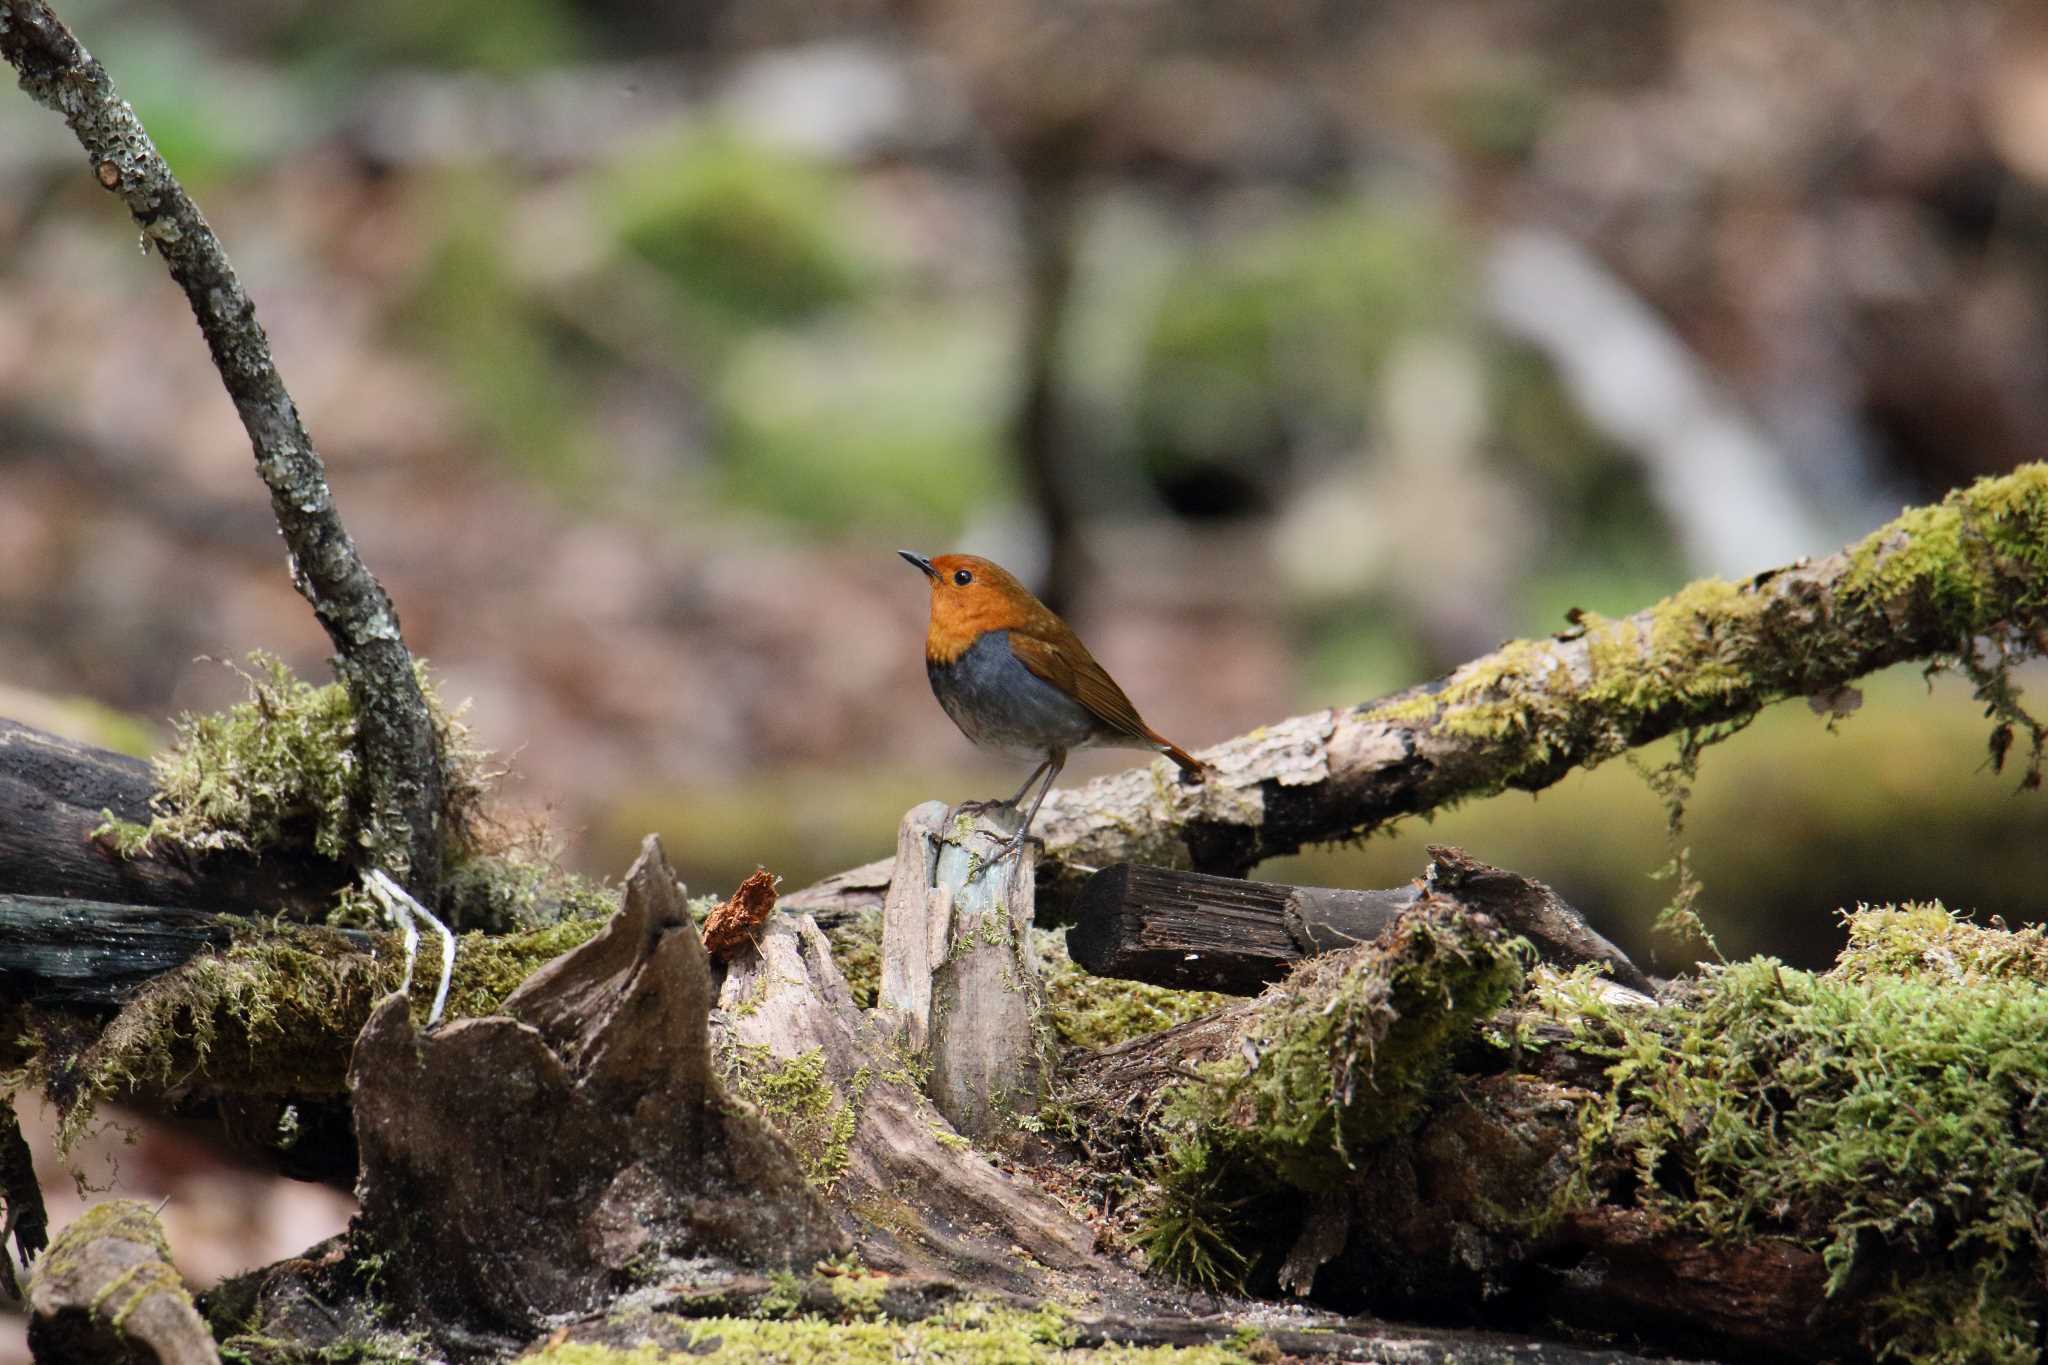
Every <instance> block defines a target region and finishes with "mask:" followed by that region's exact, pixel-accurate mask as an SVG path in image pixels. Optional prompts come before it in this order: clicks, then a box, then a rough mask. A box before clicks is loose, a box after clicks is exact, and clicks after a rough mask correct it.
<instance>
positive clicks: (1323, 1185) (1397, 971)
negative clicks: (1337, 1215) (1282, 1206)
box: [1168, 903, 1523, 1191]
mask: <svg viewBox="0 0 2048 1365" xmlns="http://www.w3.org/2000/svg"><path fill="white" fill-rule="evenodd" d="M1522 958H1523V953H1522V951H1521V949H1520V948H1519V946H1518V945H1517V944H1516V943H1514V942H1512V941H1510V940H1507V939H1506V938H1504V937H1503V936H1502V935H1501V934H1500V932H1499V931H1498V929H1496V928H1494V927H1493V926H1492V925H1491V924H1490V923H1488V922H1485V921H1481V920H1478V919H1476V918H1474V917H1469V916H1466V915H1464V914H1462V913H1461V912H1458V911H1455V910H1452V909H1448V908H1445V907H1443V906H1442V905H1440V904H1432V903H1425V904H1424V905H1422V906H1419V907H1417V908H1416V909H1413V910H1410V911H1408V912H1407V913H1406V914H1404V915H1403V916H1402V917H1401V919H1400V921H1399V922H1398V923H1397V924H1396V926H1395V928H1394V929H1393V930H1392V931H1390V933H1389V934H1388V935H1387V936H1386V937H1385V938H1384V939H1383V940H1382V941H1381V942H1379V943H1377V944H1373V945H1369V946H1367V947H1364V948H1360V949H1354V950H1352V951H1350V952H1345V953H1332V954H1326V955H1324V956H1322V957H1317V958H1311V959H1310V960H1309V961H1307V962H1306V963H1304V964H1303V965H1302V966H1300V967H1298V968H1297V969H1296V970H1295V971H1294V972H1293V973H1292V974H1291V975H1289V976H1288V978H1287V979H1286V980H1285V981H1283V982H1280V983H1278V984H1276V985H1275V986H1273V987H1272V988H1270V989H1269V990H1268V991H1267V992H1266V994H1265V995H1264V996H1263V997H1261V999H1260V1008H1259V1010H1258V1012H1257V1014H1256V1015H1255V1016H1254V1017H1253V1018H1252V1019H1251V1020H1249V1021H1248V1022H1247V1026H1246V1028H1245V1030H1244V1033H1243V1042H1242V1044H1241V1046H1240V1048H1239V1049H1238V1050H1237V1051H1238V1055H1235V1056H1228V1057H1225V1058H1224V1059H1223V1060H1221V1061H1218V1062H1213V1063H1211V1064H1209V1065H1208V1066H1207V1067H1205V1068H1203V1074H1204V1083H1202V1084H1199V1085H1196V1084H1188V1085H1183V1086H1180V1087H1177V1088H1176V1089H1175V1090H1174V1092H1173V1094H1172V1095H1171V1096H1170V1097H1169V1100H1168V1111H1169V1114H1171V1115H1173V1116H1174V1117H1175V1118H1176V1119H1177V1120H1178V1121H1180V1122H1181V1123H1183V1124H1186V1125H1188V1126H1189V1127H1190V1128H1191V1129H1192V1130H1193V1131H1196V1132H1199V1133H1202V1134H1205V1135H1206V1136H1207V1138H1208V1140H1209V1141H1210V1143H1212V1144H1213V1146H1214V1147H1215V1149H1216V1153H1217V1155H1218V1157H1219V1159H1220V1160H1222V1161H1224V1162H1228V1163H1232V1164H1235V1165H1238V1166H1240V1167H1242V1168H1244V1171H1245V1174H1246V1179H1247V1180H1249V1181H1263V1182H1266V1183H1272V1182H1274V1181H1276V1180H1277V1181H1279V1182H1281V1183H1284V1184H1286V1185H1288V1186H1291V1187H1293V1188H1295V1189H1298V1190H1306V1191H1318V1190H1326V1189H1329V1188H1330V1187H1332V1186H1333V1185H1335V1184H1336V1183H1338V1182H1340V1181H1342V1180H1343V1179H1344V1178H1345V1176H1346V1175H1348V1174H1349V1172H1350V1170H1351V1168H1352V1164H1353V1154H1354V1153H1356V1152H1359V1151H1361V1150H1363V1149H1364V1148H1366V1147H1368V1146H1370V1145H1372V1144H1374V1143H1377V1142H1379V1141H1382V1140H1384V1139H1386V1138H1389V1137H1392V1136H1395V1135H1396V1134H1398V1133H1401V1132H1404V1131H1406V1130H1407V1128H1408V1127H1410V1126H1411V1125H1412V1124H1413V1123H1414V1122H1415V1120H1416V1119H1417V1117H1418V1116H1419V1114H1420V1112H1421V1109H1422V1102H1423V1099H1424V1097H1425V1096H1426V1095H1427V1094H1428V1092H1429V1090H1430V1088H1431V1087H1432V1086H1433V1085H1434V1083H1435V1082H1436V1081H1437V1079H1438V1078H1439V1077H1440V1076H1441V1075H1442V1074H1443V1072H1444V1070H1445V1068H1446V1066H1447V1065H1448V1064H1449V1061H1450V1057H1451V1051H1452V1048H1453V1046H1454V1045H1455V1043H1456V1042H1457V1040H1458V1039H1460V1038H1461V1037H1464V1036H1466V1035H1469V1034H1470V1033H1471V1032H1472V1031H1473V1030H1474V1029H1475V1028H1476V1027H1477V1025H1478V1022H1479V1021H1480V1020H1481V1019H1483V1018H1485V1017H1486V1016H1487V1015H1488V1014H1491V1013H1492V1012H1493V1011H1494V1010H1495V1009H1497V1008H1499V1007H1500V1005H1502V1004H1503V1003H1505V1001H1506V1000H1507V998H1508V995H1509V994H1510V992H1512V991H1513V990H1514V989H1515V987H1516V986H1517V985H1519V984H1520V982H1521V979H1522Z"/></svg>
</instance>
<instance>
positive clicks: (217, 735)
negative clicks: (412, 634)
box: [103, 651, 488, 875]
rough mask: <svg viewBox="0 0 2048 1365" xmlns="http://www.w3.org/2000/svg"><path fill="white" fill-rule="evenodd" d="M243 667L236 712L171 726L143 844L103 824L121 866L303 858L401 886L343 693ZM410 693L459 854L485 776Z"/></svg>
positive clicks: (464, 740) (255, 660) (402, 864)
mask: <svg viewBox="0 0 2048 1365" xmlns="http://www.w3.org/2000/svg"><path fill="white" fill-rule="evenodd" d="M249 667H250V670H251V671H248V672H242V673H241V676H242V680H243V682H244V683H245V684H246V685H247V687H248V690H249V699H248V700H247V701H244V702H237V703H235V704H234V705H232V706H230V707H228V708H227V709H226V710H225V711H219V712H213V713H210V714H205V715H191V714H187V715H184V716H181V717H179V718H178V720H177V721H176V722H174V730H175V737H174V739H173V740H172V742H171V746H170V747H169V748H168V749H166V750H164V751H163V752H162V753H160V754H158V755H157V756H156V758H155V759H154V760H153V761H152V766H153V767H154V769H155V777H156V791H155V793H154V795H153V796H152V797H151V800H150V810H151V816H152V818H151V820H150V822H149V825H148V827H147V830H146V832H145V831H138V830H137V829H136V827H135V826H133V825H128V824H125V823H122V822H118V821H114V820H113V819H112V818H111V817H109V820H108V823H107V825H106V826H105V827H104V829H103V834H104V836H105V837H107V838H108V839H109V840H111V841H112V843H113V844H114V846H115V847H116V848H117V849H119V850H120V851H121V852H123V853H124V854H127V855H129V856H134V855H136V854H139V853H141V852H143V851H146V850H148V849H153V848H160V849H165V850H173V851H178V852H184V853H206V852H214V851H219V850H227V849H233V850H240V851H249V852H257V853H262V852H265V851H268V850H273V849H278V848H309V849H311V850H312V851H313V852H314V853H317V854H319V855H320V856H322V857H326V858H333V859H335V860H337V861H340V862H344V863H347V864H349V865H350V866H352V867H368V866H375V867H383V868H385V869H386V870H388V871H391V872H393V873H395V874H399V875H403V873H404V871H405V868H406V865H407V857H406V853H405V849H406V843H407V840H406V837H405V832H404V831H403V830H402V829H397V828H391V827H389V826H387V825H386V824H385V823H384V821H383V818H382V817H381V816H380V815H379V813H377V812H375V811H374V810H372V809H371V804H372V803H371V802H370V801H369V799H368V794H367V792H366V790H365V788H364V785H363V779H362V769H361V765H360V764H359V763H358V761H357V758H356V754H355V750H354V745H355V731H356V725H355V710H354V707H353V705H352V704H351V703H350V701H349V697H348V693H347V691H346V690H345V689H343V688H342V687H341V685H340V684H338V683H330V684H328V685H326V686H324V687H315V686H313V685H312V684H310V683H306V682H303V681H301V680H300V679H298V678H297V677H295V676H293V674H292V671H291V670H290V669H289V668H288V667H286V666H285V664H284V662H283V661H282V660H281V659H278V658H276V657H275V656H273V655H269V654H265V653H262V652H260V651H259V652H257V653H254V654H251V655H250V656H249ZM237 671H238V672H239V671H240V670H237ZM420 688H421V691H422V692H423V693H424V694H425V696H426V698H427V706H428V709H429V710H430V711H431V713H432V715H433V720H434V728H435V732H436V735H437V737H438V738H439V740H440V743H441V748H442V753H443V759H444V764H445V774H444V782H445V787H446V791H445V793H444V799H443V809H442V818H443V821H444V828H445V830H446V834H447V839H448V842H449V844H450V846H451V847H453V848H456V849H458V850H459V849H461V848H463V847H464V846H466V844H467V842H468V840H469V839H470V837H471V830H472V828H473V825H474V822H475V818H476V810H477V806H478V804H479V803H480V801H481V799H482V793H483V788H484V785H485V783H486V782H487V781H488V774H487V773H486V772H485V771H484V760H483V756H482V755H481V754H480V753H478V752H477V751H476V750H475V749H473V748H472V747H471V746H470V744H469V740H468V733H467V731H466V730H465V729H464V727H463V726H462V723H461V720H460V717H459V715H458V714H457V713H454V712H450V711H449V710H448V709H447V708H446V707H445V706H443V705H442V704H441V701H440V698H439V695H438V693H437V692H436V691H435V690H434V687H433V684H432V681H431V679H430V678H429V677H428V675H427V672H426V668H425V666H424V665H421V666H420Z"/></svg>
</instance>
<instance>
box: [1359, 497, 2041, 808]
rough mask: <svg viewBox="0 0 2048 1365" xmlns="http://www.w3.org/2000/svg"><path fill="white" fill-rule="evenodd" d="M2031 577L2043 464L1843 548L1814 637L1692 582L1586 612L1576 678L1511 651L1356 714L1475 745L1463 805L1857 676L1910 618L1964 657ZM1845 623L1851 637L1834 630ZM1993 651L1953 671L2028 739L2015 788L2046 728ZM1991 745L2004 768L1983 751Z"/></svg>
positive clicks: (1746, 600) (1549, 652) (1547, 652)
mask: <svg viewBox="0 0 2048 1365" xmlns="http://www.w3.org/2000/svg"><path fill="white" fill-rule="evenodd" d="M2044 569H2048V465H2038V464H2037V465H2027V466H2023V467H2022V468H2021V469H2019V470H2017V471H2015V472H2014V473H2012V474H2010V475H2007V476H2005V477H2003V478H1998V479H1984V480H1980V481H1978V482H1977V483H1975V484H1973V485H1971V486H1970V487H1968V488H1964V489H1958V490H1956V491H1955V492H1953V493H1950V494H1949V495H1948V497H1947V498H1945V499H1944V500H1943V501H1942V502H1941V503H1939V504H1937V505H1936V506H1933V507H1921V508H1913V509H1909V510H1908V511H1907V512H1905V513H1904V514H1902V515H1901V516H1900V517H1898V518H1897V519H1896V520H1894V521H1892V522H1891V523H1890V524H1888V525H1886V526H1884V527H1881V528H1879V529H1878V530H1877V531H1875V532H1873V533H1872V534H1871V535H1870V536H1868V537H1866V538H1865V539H1864V540H1863V541H1861V542H1859V543H1858V544H1857V545H1855V546H1853V547H1851V548H1850V550H1849V551H1848V552H1847V564H1846V565H1845V567H1844V569H1843V571H1842V574H1841V577H1840V580H1839V582H1838V584H1837V586H1836V590H1835V594H1834V602H1833V604H1832V616H1833V618H1834V620H1833V621H1832V622H1823V623H1822V624H1821V625H1820V626H1819V627H1808V626H1805V625H1803V624H1801V623H1798V622H1794V623H1793V624H1794V626H1796V627H1797V628H1796V629H1787V628H1786V623H1785V621H1784V620H1783V616H1784V613H1785V612H1786V610H1787V607H1786V604H1785V603H1784V602H1783V601H1782V600H1781V599H1780V598H1779V597H1778V596H1777V595H1775V594H1773V593H1771V592H1769V591H1760V590H1757V589H1756V588H1754V587H1751V586H1746V585H1741V584H1734V583H1728V582H1723V581H1721V580H1718V579H1706V580H1702V581H1700V582H1696V583H1692V584H1689V585H1688V586H1686V587H1685V588H1683V589H1681V590H1680V591H1679V592H1677V593H1675V594H1673V595H1672V596H1670V597H1668V598H1666V599H1664V600H1663V601H1661V602H1659V603H1657V604H1656V605H1655V606H1653V607H1651V608H1650V609H1649V610H1648V611H1647V612H1643V613H1639V614H1638V615H1637V616H1634V617H1630V618H1627V619H1624V620H1609V619H1605V618H1602V617H1599V616H1595V615H1593V614H1591V613H1586V614H1584V615H1583V616H1582V617H1581V620H1580V626H1581V630H1580V632H1578V634H1579V635H1582V636H1583V641H1584V665H1585V666H1584V667H1583V668H1581V667H1575V665H1574V662H1573V659H1574V656H1575V655H1576V654H1577V653H1578V650H1577V647H1576V645H1574V644H1572V643H1571V642H1570V641H1565V642H1560V641H1554V640H1519V641H1515V642H1512V643H1510V644H1508V645H1505V646H1503V647H1502V648H1501V649H1500V650H1498V651H1496V652H1495V653H1494V654H1492V655H1489V656H1487V657H1486V658H1484V659H1481V660H1478V661H1476V662H1475V663H1472V664H1468V665H1466V666H1465V667H1464V668H1461V669H1459V670H1458V671H1457V672H1456V673H1454V674H1452V675H1451V676H1450V677H1449V678H1448V679H1446V680H1445V682H1444V684H1443V685H1442V686H1441V687H1440V688H1438V689H1436V690H1434V691H1415V692H1410V693H1407V694H1404V695H1402V696H1399V697H1395V698H1391V699H1389V700H1388V701H1386V702H1383V703H1380V704H1378V705H1376V706H1374V707H1372V708H1370V709H1369V710H1368V711H1367V712H1366V718H1367V719H1372V720H1382V721H1387V722H1390V723H1398V724H1405V725H1427V726H1429V727H1431V728H1433V729H1435V730H1436V731H1437V732H1439V733H1441V734H1446V735H1455V736H1458V737H1460V738H1463V739H1467V740H1477V741H1480V742H1481V743H1482V744H1483V746H1484V748H1485V754H1484V771H1486V772H1487V773H1488V775H1489V781H1488V783H1487V784H1486V786H1484V787H1483V788H1481V789H1479V790H1477V791H1475V792H1473V793H1472V794H1473V795H1479V794H1484V793H1485V792H1490V791H1498V790H1501V789H1503V788H1507V787H1513V786H1532V787H1533V786H1541V785H1544V784H1545V783H1546V782H1547V781H1548V780H1549V779H1550V778H1551V777H1553V776H1554V775H1555V771H1556V769H1557V766H1558V765H1559V764H1560V763H1578V764H1584V765H1587V766H1590V765H1592V764H1595V763H1598V762H1600V761H1602V760H1603V759H1606V758H1609V757H1612V756H1614V755H1615V754H1618V753H1621V752H1623V751H1624V750H1626V749H1628V748H1629V747H1632V746H1633V745H1634V744H1635V743H1637V742H1639V739H1640V737H1641V736H1642V735H1643V734H1645V733H1651V734H1661V733H1666V732H1668V731H1670V730H1672V729H1673V728H1675V727H1684V726H1687V725H1693V726H1705V725H1711V724H1716V723H1720V722H1724V721H1728V720H1731V719H1738V718H1740V717H1741V716H1743V715H1746V714H1751V713H1753V712H1754V711H1755V710H1756V709H1757V708H1759V707H1762V706H1764V705H1766V704H1767V703H1769V702H1772V701H1776V700H1779V699H1781V698H1783V697H1786V696H1791V695H1799V694H1802V693H1804V692H1806V691H1809V690H1811V689H1812V688H1813V687H1814V686H1815V685H1816V684H1830V685H1831V684H1833V683H1839V682H1841V681H1843V680H1844V679H1846V678H1849V677H1854V676H1856V675H1858V674H1860V673H1862V672H1864V671H1867V669H1868V667H1869V664H1868V662H1867V661H1866V660H1865V658H1864V655H1863V654H1862V653H1861V652H1859V651H1861V650H1864V649H1866V648H1867V642H1868V638H1869V637H1870V636H1872V635H1873V634H1880V633H1882V631H1883V630H1884V629H1887V628H1889V626H1890V625H1891V624H1892V623H1894V622H1896V621H1898V620H1901V619H1903V618H1905V617H1907V616H1909V615H1910V616H1912V617H1914V618H1916V620H1920V621H1923V622H1924V619H1925V617H1926V615H1927V613H1928V612H1930V611H1931V612H1932V613H1934V617H1935V620H1936V621H1937V622H1938V623H1939V627H1940V628H1939V629H1938V630H1936V631H1935V634H1936V636H1937V637H1939V636H1942V635H1946V636H1947V637H1948V638H1949V639H1952V640H1953V641H1954V642H1955V646H1956V648H1958V649H1959V650H1966V649H1968V648H1969V642H1970V641H1971V639H1972V637H1974V636H1980V635H1985V634H1987V633H1988V634H1994V635H1997V634H2000V633H2001V632H2003V631H2005V630H2007V629H2008V628H2009V627H2010V626H2011V624H2012V623H2014V622H2017V621H2024V620H2027V619H2030V618H2031V617H2032V616H2033V615H2036V614H2038V613H2039V611H2040V610H2041V609H2042V608H2043V607H2044V605H2048V572H2043V570H2044ZM1844 627H1846V628H1847V629H1850V630H1854V631H1856V632H1858V637H1857V639H1855V640H1851V639H1849V638H1848V637H1846V636H1844V635H1842V634H1840V633H1839V632H1840V631H1841V629H1842V628H1844ZM1923 629H1924V626H1923ZM1574 638H1575V639H1576V638H1577V637H1576V636H1575V637H1574ZM2003 643H2004V645H2005V646H2006V647H2007V648H2009V649H2010V650H2011V651H2013V653H2012V654H2010V655H2008V654H2000V655H1998V656H1997V657H1996V658H1994V659H1993V660H1991V661H1989V662H1977V661H1975V656H1974V654H1965V656H1964V662H1965V666H1966V667H1968V668H1970V669H1971V674H1972V677H1973V678H1974V679H1975V680H1976V681H1977V682H1978V685H1979V692H1980V696H1983V697H1984V698H1986V699H1987V700H1988V701H1989V702H1991V703H1992V704H1993V710H1994V714H1996V715H1997V717H1998V718H1999V720H2000V723H2001V725H2002V726H2003V727H2007V728H2006V731H2005V733H2006V739H2005V741H2004V742H2005V743H2009V742H2010V735H2011V732H2012V729H2014V728H2025V729H2026V730H2027V732H2028V733H2029V734H2030V736H2031V737H2032V740H2033V744H2034V748H2033V755H2032V761H2031V762H2030V765H2029V781H2030V783H2031V782H2037V781H2038V780H2039V777H2038V774H2039V768H2040V757H2041V746H2042V743H2043V740H2044V732H2043V730H2042V728H2041V727H2039V726H2038V725H2035V724H2034V723H2033V722H2032V720H2031V718H2030V717H2028V716H2027V715H2026V714H2025V712H2024V711H2022V710H2020V709H2019V707H2018V703H2017V700H2016V697H2017V690H2016V689H2015V688H2013V687H2012V686H2011V684H2010V680H2009V677H2008V676H2007V674H2008V669H2009V666H2010V662H2011V659H2012V657H2014V656H2016V655H2020V654H2024V653H2026V652H2028V651H2030V650H2033V649H2034V648H2035V647H2034V646H2033V645H2032V644H2031V642H2030V641H2028V640H2025V639H2013V640H2009V641H2004V642H2003ZM1994 748H1995V749H1996V750H1997V753H1996V755H1995V756H1998V757H2002V752H2003V751H2002V748H2000V747H1999V742H1998V741H1997V740H1994Z"/></svg>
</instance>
